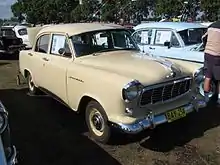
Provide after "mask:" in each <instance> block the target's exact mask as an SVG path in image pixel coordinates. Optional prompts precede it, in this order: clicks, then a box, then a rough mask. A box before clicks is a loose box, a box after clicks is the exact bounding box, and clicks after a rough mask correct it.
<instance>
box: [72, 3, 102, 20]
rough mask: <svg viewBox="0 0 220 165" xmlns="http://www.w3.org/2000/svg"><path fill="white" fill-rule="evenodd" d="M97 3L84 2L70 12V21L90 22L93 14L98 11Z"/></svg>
mask: <svg viewBox="0 0 220 165" xmlns="http://www.w3.org/2000/svg"><path fill="white" fill-rule="evenodd" d="M98 6H100V5H99V1H97V0H84V1H83V3H82V5H77V7H76V8H75V9H74V10H72V12H71V21H72V22H80V21H88V20H92V18H93V14H95V13H96V11H97V10H98V8H97V7H98Z"/></svg>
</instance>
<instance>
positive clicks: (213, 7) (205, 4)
mask: <svg viewBox="0 0 220 165" xmlns="http://www.w3.org/2000/svg"><path fill="white" fill-rule="evenodd" d="M201 8H202V10H204V11H205V13H206V19H208V20H209V21H215V20H217V19H218V15H219V14H220V1H219V0H201Z"/></svg>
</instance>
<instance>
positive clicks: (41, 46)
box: [35, 34, 50, 53]
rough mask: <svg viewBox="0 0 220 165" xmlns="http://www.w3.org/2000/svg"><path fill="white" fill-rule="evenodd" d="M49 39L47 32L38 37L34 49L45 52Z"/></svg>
mask: <svg viewBox="0 0 220 165" xmlns="http://www.w3.org/2000/svg"><path fill="white" fill-rule="evenodd" d="M49 40H50V35H49V34H45V35H43V36H41V37H40V38H38V40H37V44H36V46H35V51H36V52H40V53H47V50H48V46H49Z"/></svg>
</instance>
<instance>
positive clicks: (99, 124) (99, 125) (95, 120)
mask: <svg viewBox="0 0 220 165" xmlns="http://www.w3.org/2000/svg"><path fill="white" fill-rule="evenodd" d="M89 121H90V126H91V128H92V130H93V132H94V133H95V134H96V135H97V136H102V134H103V131H104V128H105V123H104V119H103V117H102V115H101V113H100V112H99V111H98V110H96V109H92V111H91V113H90V116H89Z"/></svg>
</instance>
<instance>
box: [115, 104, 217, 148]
mask: <svg viewBox="0 0 220 165" xmlns="http://www.w3.org/2000/svg"><path fill="white" fill-rule="evenodd" d="M219 116H220V108H217V107H216V106H215V105H213V104H211V105H209V107H207V108H205V109H201V110H200V111H199V112H194V113H192V114H190V115H188V116H187V117H186V118H183V119H181V120H179V121H176V122H173V123H170V124H163V125H161V126H158V127H157V128H155V129H154V130H146V131H144V132H142V133H140V134H138V135H135V136H127V137H126V136H124V137H120V138H117V140H116V141H115V145H117V144H121V145H126V144H128V143H133V142H140V145H141V146H142V147H144V148H146V149H149V150H153V151H156V152H169V151H171V150H173V149H174V148H175V147H177V146H184V145H185V144H187V143H188V142H190V141H191V140H192V139H195V138H199V137H202V136H203V135H204V133H205V132H206V131H207V130H209V129H212V128H215V127H218V126H219V125H220V118H219ZM125 137H126V138H125ZM145 139H146V140H145Z"/></svg>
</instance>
